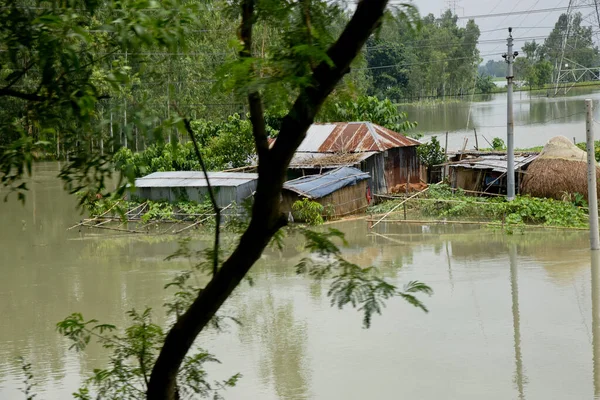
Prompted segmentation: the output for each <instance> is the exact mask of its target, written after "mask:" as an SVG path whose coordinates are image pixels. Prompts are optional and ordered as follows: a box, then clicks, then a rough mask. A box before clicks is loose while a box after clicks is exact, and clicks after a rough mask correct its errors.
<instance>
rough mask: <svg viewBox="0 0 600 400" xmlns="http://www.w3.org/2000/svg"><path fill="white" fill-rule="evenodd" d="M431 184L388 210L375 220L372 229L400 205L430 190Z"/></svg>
mask: <svg viewBox="0 0 600 400" xmlns="http://www.w3.org/2000/svg"><path fill="white" fill-rule="evenodd" d="M430 187H431V186H428V187H427V188H425V189H424V190H422V191H420V192H417V193H415V194H414V195H412V196H410V197H409V198H407V199H406V200H404V201H402V202H400V203H399V204H397V205H396V206H395V207H394V208H392V209H391V210H390V211H388V212H387V213H386V214H385V215H384V216H383V217H381V219H380V220H379V221H377V222H375V223H374V224H373V226H371V229H373V228H374V227H375V226H376V225H377V224H379V223H380V222H381V221H383V220H384V219H385V217H387V216H388V215H390V214H391V213H392V212H394V210H396V209H397V208H398V207H400V206H401V205H403V204H404V203H406V202H407V201H408V200H410V199H412V198H414V197H416V196H418V195H420V194H421V193H425V192H426V191H428V190H429V188H430Z"/></svg>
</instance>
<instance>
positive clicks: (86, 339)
mask: <svg viewBox="0 0 600 400" xmlns="http://www.w3.org/2000/svg"><path fill="white" fill-rule="evenodd" d="M127 315H128V316H129V318H130V320H131V325H130V326H128V327H127V328H126V329H125V330H124V332H123V333H122V334H117V333H116V332H117V328H116V327H115V326H114V325H110V324H100V323H99V322H98V321H97V320H94V319H92V320H88V321H86V320H85V319H84V318H83V316H82V315H81V314H79V313H74V314H71V315H70V316H68V317H67V318H65V319H64V320H63V321H61V322H59V323H58V324H57V325H56V327H57V330H58V332H59V333H60V334H61V335H63V336H65V337H66V338H68V339H69V340H70V341H71V342H72V343H71V346H70V348H71V349H75V350H77V351H83V350H85V349H86V347H87V346H88V344H89V343H90V340H91V339H92V338H95V339H96V340H97V341H98V343H100V345H101V346H102V347H103V348H104V349H106V350H107V351H109V352H110V354H111V357H110V360H109V366H108V367H107V368H105V369H96V370H94V374H93V376H92V377H90V378H89V379H88V380H87V381H86V382H85V383H84V385H83V386H82V387H81V388H80V389H79V391H78V392H77V393H75V394H74V396H75V398H78V399H80V400H91V399H92V398H95V397H96V396H97V397H98V398H105V399H117V398H118V399H130V400H138V399H145V398H146V391H147V389H148V381H149V378H150V371H151V370H152V367H153V365H154V362H155V360H156V357H157V355H158V352H159V351H160V348H161V345H162V342H163V341H164V337H165V335H164V333H163V329H162V328H161V327H160V326H159V325H157V324H155V323H154V322H152V313H151V309H149V308H146V309H145V310H144V311H143V312H138V311H136V310H131V311H129V312H128V313H127ZM214 362H219V361H218V360H217V359H216V358H215V357H214V356H213V355H212V354H209V353H207V352H206V351H204V350H202V349H198V350H197V352H196V354H194V355H192V356H187V357H186V359H185V361H184V365H183V367H182V368H181V370H180V373H179V377H178V380H177V384H178V391H179V394H180V396H182V398H194V396H199V397H205V398H206V397H210V396H212V398H216V399H220V398H221V392H222V391H223V390H224V389H226V388H228V387H233V386H235V384H236V382H237V379H238V378H239V374H238V375H234V376H233V377H231V378H230V379H228V380H226V381H223V382H209V381H208V380H207V376H206V372H205V370H204V368H205V367H204V364H206V363H214ZM92 393H95V396H94V397H92Z"/></svg>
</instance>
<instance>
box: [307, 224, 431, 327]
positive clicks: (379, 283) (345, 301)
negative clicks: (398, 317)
mask: <svg viewBox="0 0 600 400" xmlns="http://www.w3.org/2000/svg"><path fill="white" fill-rule="evenodd" d="M301 232H302V234H303V235H304V238H305V244H304V248H305V250H307V251H309V252H310V254H311V256H309V257H305V258H303V259H302V260H301V261H300V263H298V265H297V266H296V272H297V273H298V274H307V275H309V276H312V277H314V278H316V279H323V278H331V279H333V283H332V285H331V287H330V288H329V291H328V292H327V295H328V296H329V297H330V299H331V305H332V306H336V307H338V308H340V309H342V308H344V307H345V306H347V305H351V306H352V307H353V308H357V309H358V311H360V312H362V314H363V326H364V327H365V328H369V327H370V326H371V321H372V317H373V315H374V314H381V311H382V309H383V308H384V307H385V302H386V301H387V300H389V299H390V298H392V297H400V298H402V299H404V300H405V301H407V302H408V303H409V304H411V305H413V306H415V307H418V308H420V309H421V310H423V311H425V312H427V308H426V307H425V305H424V304H423V303H422V302H421V301H420V300H419V299H418V298H417V297H416V294H419V293H423V294H427V295H431V294H433V291H432V290H431V288H430V287H429V286H427V285H425V284H423V283H421V282H417V281H411V282H409V283H407V284H406V285H405V286H404V287H403V288H402V289H400V288H398V287H396V286H395V285H393V284H391V283H389V282H387V281H385V280H384V279H383V278H382V277H381V275H380V274H379V271H378V270H377V268H375V267H367V268H363V267H360V266H358V265H356V264H353V263H351V262H349V261H347V260H345V259H344V258H343V257H342V255H341V251H340V249H339V248H338V246H337V245H336V244H335V243H334V242H333V240H334V239H339V240H341V241H342V243H343V244H345V243H346V242H345V239H344V234H343V233H342V232H340V231H339V230H336V229H332V228H330V229H329V230H328V231H326V232H323V233H318V232H314V231H311V230H306V229H304V230H302V231H301Z"/></svg>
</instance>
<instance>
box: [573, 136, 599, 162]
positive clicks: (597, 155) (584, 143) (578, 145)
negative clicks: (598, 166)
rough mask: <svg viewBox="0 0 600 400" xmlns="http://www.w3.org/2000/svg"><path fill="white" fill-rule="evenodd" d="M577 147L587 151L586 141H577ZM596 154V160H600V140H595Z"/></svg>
mask: <svg viewBox="0 0 600 400" xmlns="http://www.w3.org/2000/svg"><path fill="white" fill-rule="evenodd" d="M577 147H579V148H580V149H581V150H583V151H587V143H586V142H581V143H577ZM594 155H595V157H596V161H598V162H600V140H596V141H594Z"/></svg>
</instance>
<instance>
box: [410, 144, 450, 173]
mask: <svg viewBox="0 0 600 400" xmlns="http://www.w3.org/2000/svg"><path fill="white" fill-rule="evenodd" d="M417 154H418V155H419V160H421V162H422V163H423V164H424V165H426V166H427V167H428V168H431V167H433V166H435V165H439V164H443V163H445V162H446V154H445V153H444V150H443V149H442V146H441V145H440V142H439V141H438V140H437V136H432V137H431V140H430V141H429V142H426V143H423V144H421V145H420V146H419V147H417Z"/></svg>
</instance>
